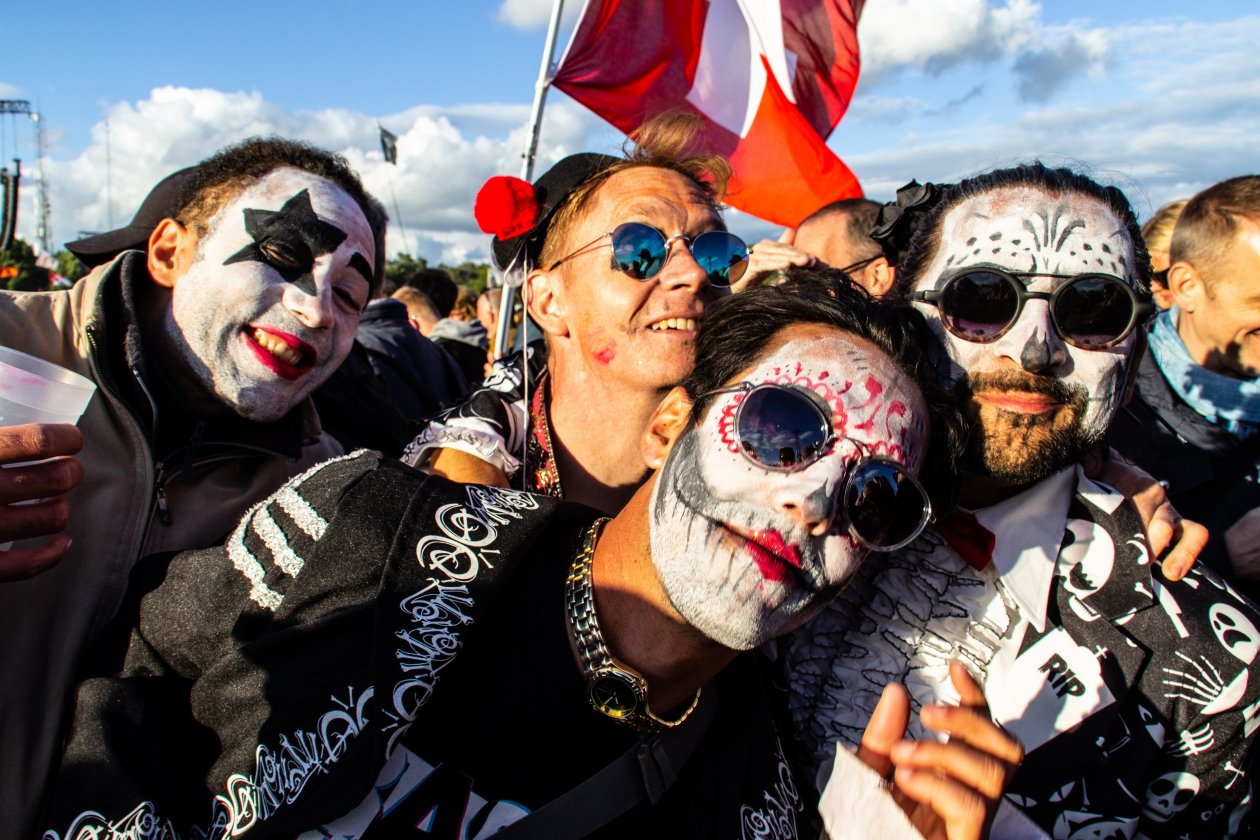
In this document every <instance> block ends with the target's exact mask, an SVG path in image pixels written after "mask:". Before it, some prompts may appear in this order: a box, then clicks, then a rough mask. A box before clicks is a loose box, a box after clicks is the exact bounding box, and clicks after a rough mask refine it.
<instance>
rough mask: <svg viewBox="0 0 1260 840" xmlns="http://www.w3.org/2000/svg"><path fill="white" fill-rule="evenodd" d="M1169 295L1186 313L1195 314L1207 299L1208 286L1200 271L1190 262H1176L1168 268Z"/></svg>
mask: <svg viewBox="0 0 1260 840" xmlns="http://www.w3.org/2000/svg"><path fill="white" fill-rule="evenodd" d="M1168 294H1169V295H1170V296H1171V297H1172V302H1173V303H1174V304H1175V305H1176V306H1177V307H1179V308H1180V309H1181V310H1182V311H1184V312H1194V310H1195V309H1196V308H1197V307H1198V305H1199V302H1200V301H1202V300H1203V298H1205V297H1207V284H1206V282H1205V281H1204V279H1203V275H1202V274H1200V273H1199V270H1198V269H1197V268H1195V267H1194V266H1193V265H1191V264H1190V263H1188V262H1175V263H1173V264H1172V265H1171V266H1169V267H1168Z"/></svg>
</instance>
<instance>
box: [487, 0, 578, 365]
mask: <svg viewBox="0 0 1260 840" xmlns="http://www.w3.org/2000/svg"><path fill="white" fill-rule="evenodd" d="M563 11H564V0H555V2H554V3H552V5H551V22H550V23H548V24H547V40H546V42H545V43H544V44H543V55H542V63H541V64H540V65H539V67H538V81H537V82H535V83H534V107H533V108H532V109H531V110H530V115H529V142H528V144H527V145H526V148H525V154H524V155H522V160H521V179H522V180H525V181H531V180H532V179H533V177H534V156H535V155H536V154H537V152H538V135H539V133H540V132H541V131H542V115H543V106H544V105H545V104H546V102H547V90H548V88H550V87H551V80H552V78H553V76H554V75H555V66H554V64H555V61H554V59H555V52H556V36H557V34H558V33H559V32H560V15H561V13H562V12H563ZM500 267H502V266H500ZM522 288H523V287H522ZM515 295H516V290H515V289H513V288H512V287H511V286H506V287H505V288H504V289H503V300H502V301H500V302H499V323H498V328H497V329H496V330H495V338H494V354H495V358H502V357H503V355H504V352H505V351H506V349H507V348H506V347H505V345H506V344H507V338H508V329H509V328H510V327H511V326H512V308H513V298H514V297H515ZM524 328H525V326H524V321H522V325H521V329H524Z"/></svg>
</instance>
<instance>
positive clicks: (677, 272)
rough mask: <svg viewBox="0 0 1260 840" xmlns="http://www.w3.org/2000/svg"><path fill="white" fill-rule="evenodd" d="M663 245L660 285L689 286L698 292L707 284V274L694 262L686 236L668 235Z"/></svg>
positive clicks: (672, 287) (671, 287) (671, 286)
mask: <svg viewBox="0 0 1260 840" xmlns="http://www.w3.org/2000/svg"><path fill="white" fill-rule="evenodd" d="M665 247H666V253H665V265H664V266H663V267H662V268H661V273H660V275H659V276H660V282H661V285H662V286H664V287H665V288H667V289H677V288H690V289H691V290H692V291H693V292H699V291H701V290H702V289H704V288H705V287H707V286H708V285H709V275H708V273H707V272H706V271H705V270H704V269H703V268H701V267H700V263H698V262H696V258H695V256H694V255H692V253H691V243H690V242H689V241H688V240H687V239H686V237H683V236H674V237H670V240H669V241H668V242H667V243H666V244H665Z"/></svg>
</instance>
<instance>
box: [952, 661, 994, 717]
mask: <svg viewBox="0 0 1260 840" xmlns="http://www.w3.org/2000/svg"><path fill="white" fill-rule="evenodd" d="M949 681H950V682H952V683H953V684H954V688H955V689H956V690H957V691H958V697H959V705H962V706H970V707H972V708H975V709H983V710H984V713H985V715H986V716H987V715H988V713H989V701H988V700H987V699H985V696H984V689H983V688H981V687H980V683H978V682H976V678H975V677H973V676H972V675H971V672H970V671H968V670H967V666H966V665H964V664H962V662H961V661H960V660H958V659H954V660H952V661H951V662H950V663H949Z"/></svg>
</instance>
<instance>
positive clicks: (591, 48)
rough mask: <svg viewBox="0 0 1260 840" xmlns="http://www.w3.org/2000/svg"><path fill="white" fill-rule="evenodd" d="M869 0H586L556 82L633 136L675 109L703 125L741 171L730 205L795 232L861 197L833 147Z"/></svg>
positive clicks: (710, 144) (715, 147) (712, 145)
mask: <svg viewBox="0 0 1260 840" xmlns="http://www.w3.org/2000/svg"><path fill="white" fill-rule="evenodd" d="M864 3H865V0H587V2H586V6H585V7H584V8H583V10H582V16H581V19H580V20H579V22H578V26H577V29H576V30H575V31H574V33H573V40H572V41H571V42H570V44H569V47H568V49H567V50H565V54H564V57H563V58H562V59H561V61H560V66H559V68H558V70H557V72H556V77H555V80H554V84H555V86H556V87H558V88H559V89H560V90H562V91H564V92H565V93H567V94H568V95H569V96H571V97H573V98H574V99H576V100H577V101H578V102H581V103H582V104H583V105H585V106H586V107H588V108H590V109H591V110H592V111H594V112H595V113H597V114H599V115H600V116H601V117H603V118H604V119H606V120H608V121H609V122H610V123H612V124H613V125H614V126H616V127H617V128H619V129H621V130H622V131H624V132H626V133H627V134H629V133H630V132H632V131H634V130H635V129H636V128H638V126H639V125H640V124H641V123H642V122H643V121H644V120H645V119H647V118H649V117H651V116H653V115H655V114H658V113H660V112H661V111H665V110H668V109H671V108H673V109H678V110H683V111H688V112H690V113H693V114H696V115H698V116H699V117H701V118H702V119H703V120H704V132H703V138H702V139H703V141H704V143H705V146H706V148H708V149H709V150H711V151H714V152H717V153H719V154H722V155H725V156H726V157H727V158H728V159H729V160H730V162H731V165H732V166H733V167H734V169H735V177H734V179H733V181H732V184H731V191H730V193H729V194H728V195H727V197H726V200H727V202H728V203H730V204H731V205H732V206H734V207H738V208H739V209H740V210H743V211H744V212H746V213H750V214H752V215H754V216H759V217H761V218H763V219H768V220H770V221H772V222H776V223H778V224H783V225H792V226H794V225H796V224H797V223H798V222H800V221H801V220H802V219H803V218H804V217H805V216H808V215H809V214H810V213H812V212H813V211H815V210H817V209H818V208H819V207H821V206H823V205H824V204H827V203H829V202H831V201H836V200H838V199H841V198H849V197H853V196H860V195H861V194H862V187H861V185H860V184H858V180H857V177H856V176H854V174H853V172H852V171H851V170H850V169H849V167H847V166H845V165H844V162H843V161H841V160H840V158H838V157H836V155H835V153H833V152H832V151H831V150H830V149H829V148H827V144H826V138H827V135H829V134H830V133H831V130H832V129H833V128H835V126H836V123H838V122H839V121H840V117H841V116H843V114H844V112H845V109H846V108H848V106H849V100H850V99H851V98H852V96H853V89H854V87H855V86H856V85H857V79H858V69H859V61H858V44H857V21H858V16H859V15H860V14H861V12H862V6H863V5H864Z"/></svg>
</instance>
